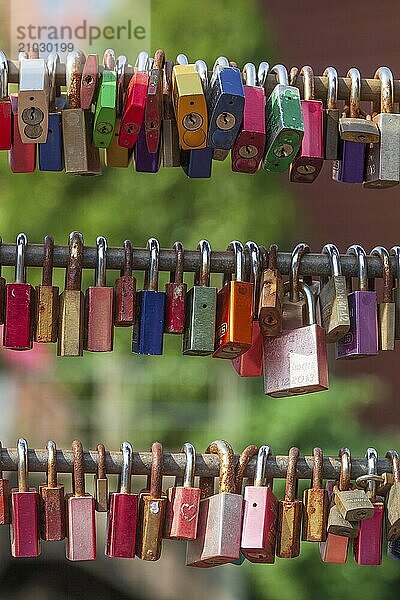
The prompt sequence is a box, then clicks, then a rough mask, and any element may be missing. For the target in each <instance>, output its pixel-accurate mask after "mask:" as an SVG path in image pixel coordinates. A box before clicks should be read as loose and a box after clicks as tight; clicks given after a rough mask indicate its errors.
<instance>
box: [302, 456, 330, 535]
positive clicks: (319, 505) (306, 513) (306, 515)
mask: <svg viewBox="0 0 400 600" xmlns="http://www.w3.org/2000/svg"><path fill="white" fill-rule="evenodd" d="M323 461H324V457H323V453H322V450H321V448H314V450H313V470H312V487H311V488H310V489H308V490H304V494H303V536H302V537H303V540H304V541H306V542H324V541H325V540H326V535H327V530H326V528H327V520H328V510H329V495H328V491H327V490H326V489H325V488H324V486H323V482H322V476H323V465H324V462H323Z"/></svg>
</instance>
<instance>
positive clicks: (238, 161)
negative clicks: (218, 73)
mask: <svg viewBox="0 0 400 600" xmlns="http://www.w3.org/2000/svg"><path fill="white" fill-rule="evenodd" d="M260 73H262V74H263V79H265V77H266V75H267V73H268V65H267V64H266V63H261V64H260V69H259V78H260ZM243 79H244V81H245V85H244V86H243V89H244V111H243V121H242V125H241V128H240V131H239V133H238V136H237V138H236V141H235V144H234V146H233V148H232V171H239V172H240V173H256V172H257V171H258V169H259V168H260V164H261V160H262V158H263V156H264V148H265V139H266V136H265V92H264V87H263V86H264V81H259V80H258V79H257V74H256V68H255V66H254V65H253V64H252V63H246V64H245V65H244V68H243Z"/></svg>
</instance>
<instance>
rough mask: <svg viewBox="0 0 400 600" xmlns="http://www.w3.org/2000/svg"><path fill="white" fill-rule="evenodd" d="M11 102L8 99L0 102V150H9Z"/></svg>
mask: <svg viewBox="0 0 400 600" xmlns="http://www.w3.org/2000/svg"><path fill="white" fill-rule="evenodd" d="M11 130H12V126H11V102H10V100H9V99H5V100H1V102H0V150H9V149H10V148H11Z"/></svg>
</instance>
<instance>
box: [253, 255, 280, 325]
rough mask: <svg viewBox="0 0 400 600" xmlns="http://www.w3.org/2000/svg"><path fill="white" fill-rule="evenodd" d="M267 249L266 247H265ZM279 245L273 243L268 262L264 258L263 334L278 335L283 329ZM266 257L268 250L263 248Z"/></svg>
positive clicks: (261, 285) (261, 300)
mask: <svg viewBox="0 0 400 600" xmlns="http://www.w3.org/2000/svg"><path fill="white" fill-rule="evenodd" d="M264 250H265V249H264ZM277 253H278V246H277V245H276V244H272V246H270V248H269V252H268V264H266V262H267V261H264V260H263V272H262V275H261V282H260V302H259V312H258V320H259V323H260V330H261V333H262V335H263V336H267V337H268V336H276V335H278V334H279V333H281V331H282V317H283V297H284V291H283V279H282V275H281V274H280V272H279V271H278V266H277ZM261 254H262V256H263V259H264V258H267V252H266V251H263V250H261Z"/></svg>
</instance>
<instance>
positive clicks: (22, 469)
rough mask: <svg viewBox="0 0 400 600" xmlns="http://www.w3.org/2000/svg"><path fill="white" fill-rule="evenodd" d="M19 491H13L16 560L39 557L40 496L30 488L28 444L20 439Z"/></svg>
mask: <svg viewBox="0 0 400 600" xmlns="http://www.w3.org/2000/svg"><path fill="white" fill-rule="evenodd" d="M17 451H18V489H15V490H11V515H12V517H11V528H10V529H11V554H12V555H13V556H14V557H15V558H28V557H30V558H32V557H34V556H39V554H40V544H39V529H38V527H39V520H38V505H39V494H38V493H37V491H36V490H35V489H30V488H29V462H28V443H27V441H26V440H24V439H22V438H21V439H19V440H18V444H17Z"/></svg>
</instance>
